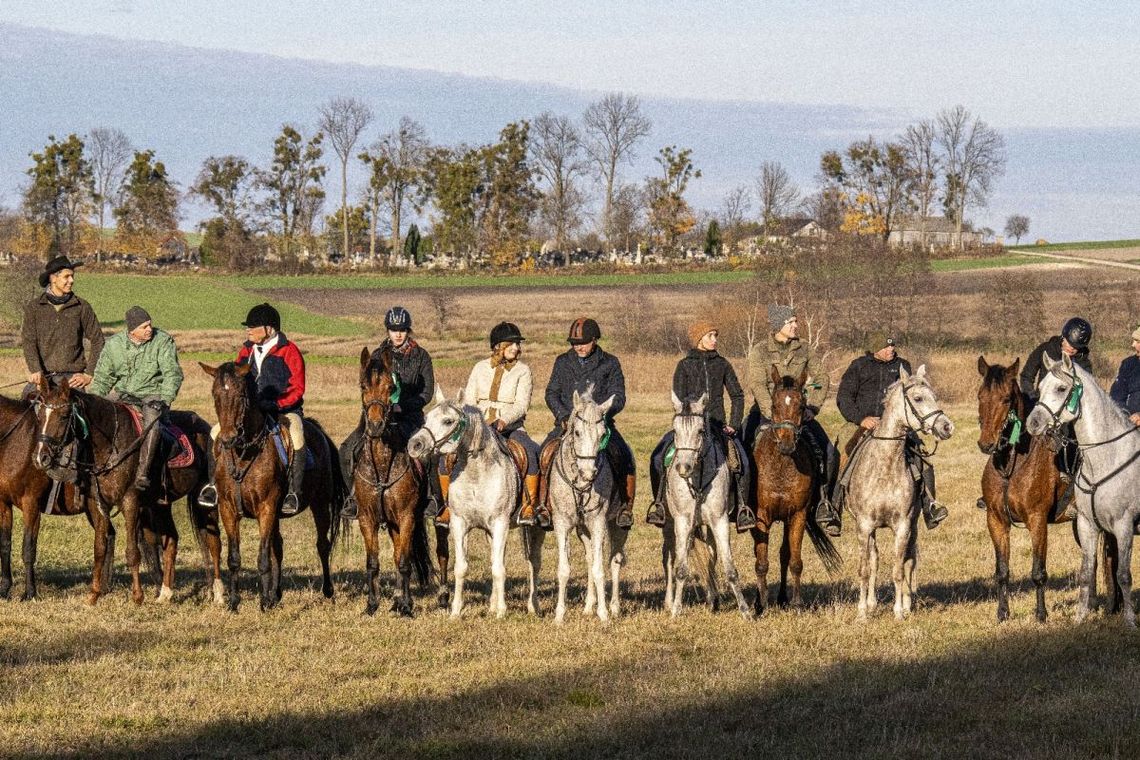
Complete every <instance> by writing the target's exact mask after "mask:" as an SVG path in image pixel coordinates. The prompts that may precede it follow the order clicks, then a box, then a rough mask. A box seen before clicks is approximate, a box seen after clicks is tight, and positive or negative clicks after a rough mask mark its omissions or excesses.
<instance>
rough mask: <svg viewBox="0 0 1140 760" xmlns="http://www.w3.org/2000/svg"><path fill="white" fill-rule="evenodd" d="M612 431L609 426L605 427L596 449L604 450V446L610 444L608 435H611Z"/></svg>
mask: <svg viewBox="0 0 1140 760" xmlns="http://www.w3.org/2000/svg"><path fill="white" fill-rule="evenodd" d="M613 432H614V431H613V430H611V429H610V428H609V427H606V434H605V435H603V436H602V441H601V443H599V444H598V451H605V450H606V446H609V445H610V436H611V435H613Z"/></svg>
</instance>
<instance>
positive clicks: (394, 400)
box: [388, 372, 402, 404]
mask: <svg viewBox="0 0 1140 760" xmlns="http://www.w3.org/2000/svg"><path fill="white" fill-rule="evenodd" d="M392 382H393V383H395V384H396V389H395V390H394V391H392V395H391V396H389V397H388V403H389V404H398V403H400V391H401V390H402V386H401V385H400V376H399V375H397V374H396V373H395V372H393V373H392Z"/></svg>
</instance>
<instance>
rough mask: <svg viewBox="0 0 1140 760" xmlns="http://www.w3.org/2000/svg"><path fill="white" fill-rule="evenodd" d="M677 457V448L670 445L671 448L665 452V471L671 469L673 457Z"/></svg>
mask: <svg viewBox="0 0 1140 760" xmlns="http://www.w3.org/2000/svg"><path fill="white" fill-rule="evenodd" d="M676 455H677V447H676V445H674V444H672V443H671V444H669V448H668V449H666V451H665V469H666V470H668V469H669V465H671V464H673V457H674V456H676Z"/></svg>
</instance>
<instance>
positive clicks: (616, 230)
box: [606, 185, 646, 251]
mask: <svg viewBox="0 0 1140 760" xmlns="http://www.w3.org/2000/svg"><path fill="white" fill-rule="evenodd" d="M645 204H646V197H645V193H644V192H643V191H642V189H641V187H640V186H638V185H622V186H621V187H619V188H618V189H617V192H615V193H614V201H613V206H612V208H611V214H610V226H611V228H612V231H613V241H610V240H608V239H607V240H606V242H607V243H611V245H612V244H613V243H617V244H618V246H619V247H620V248H621V250H623V251H629V250H630V248H631V247H633V245H634V242H635V239H636V238H637V237H638V236H639V235H640V234H641V233H642V232H643V229H642V221H643V220H644V215H645Z"/></svg>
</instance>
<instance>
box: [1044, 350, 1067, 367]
mask: <svg viewBox="0 0 1140 760" xmlns="http://www.w3.org/2000/svg"><path fill="white" fill-rule="evenodd" d="M1063 355H1064V354H1062V356H1063ZM1041 363H1042V364H1044V365H1045V371H1046V372H1048V371H1049V370H1051V369H1053V368H1054V367H1056V366H1057V364H1059V362H1055V361H1053V357H1052V356H1050V355H1049V352H1048V351H1046V352H1044V353H1042V354H1041Z"/></svg>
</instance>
